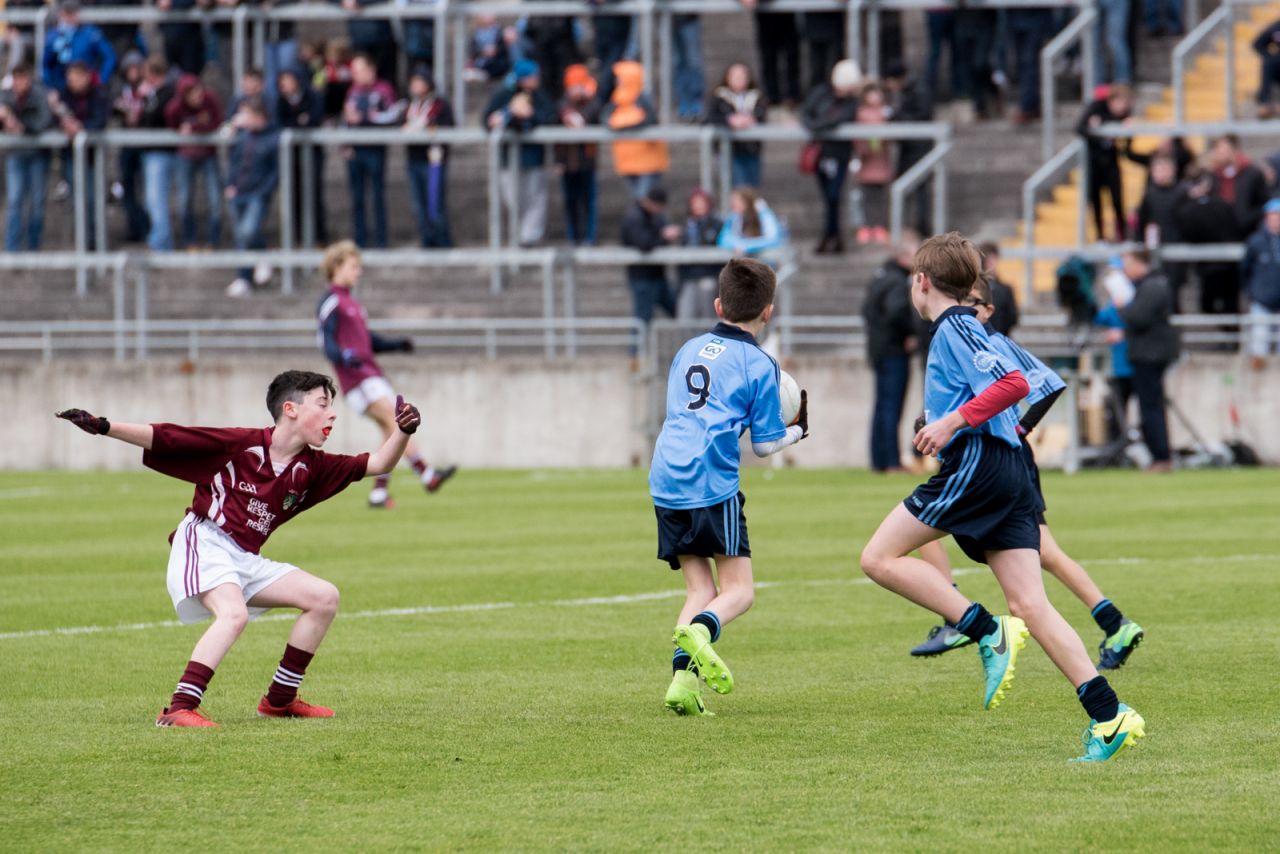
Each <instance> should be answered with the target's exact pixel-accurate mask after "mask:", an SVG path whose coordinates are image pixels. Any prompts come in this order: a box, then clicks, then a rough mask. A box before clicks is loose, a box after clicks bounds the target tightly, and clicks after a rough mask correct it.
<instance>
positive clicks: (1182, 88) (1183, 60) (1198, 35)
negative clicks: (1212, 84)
mask: <svg viewBox="0 0 1280 854" xmlns="http://www.w3.org/2000/svg"><path fill="white" fill-rule="evenodd" d="M1230 19H1231V0H1226V2H1224V3H1223V4H1222V5H1221V6H1219V7H1218V8H1217V9H1214V10H1213V11H1212V12H1211V13H1209V16H1208V17H1207V18H1205V19H1204V20H1203V21H1201V22H1200V23H1199V24H1198V25H1197V26H1196V28H1195V29H1193V30H1192V31H1191V32H1189V33H1187V34H1186V36H1184V37H1183V39H1182V40H1181V41H1179V42H1178V44H1177V46H1176V47H1174V49H1173V57H1172V59H1171V60H1170V61H1171V63H1172V65H1173V68H1172V72H1173V121H1174V124H1177V125H1181V124H1183V123H1184V122H1185V121H1186V116H1187V109H1186V100H1187V84H1186V80H1185V79H1184V75H1185V72H1186V64H1187V57H1188V56H1190V55H1191V52H1192V51H1193V50H1196V49H1197V48H1199V47H1200V45H1201V42H1203V41H1205V40H1206V39H1207V38H1209V36H1210V35H1212V34H1213V33H1214V32H1215V31H1216V30H1217V29H1218V27H1220V26H1222V24H1223V23H1225V22H1227V21H1229V20H1230ZM1228 42H1230V37H1229V36H1228ZM1233 97H1234V93H1233ZM1228 109H1229V108H1228ZM1228 115H1230V113H1228Z"/></svg>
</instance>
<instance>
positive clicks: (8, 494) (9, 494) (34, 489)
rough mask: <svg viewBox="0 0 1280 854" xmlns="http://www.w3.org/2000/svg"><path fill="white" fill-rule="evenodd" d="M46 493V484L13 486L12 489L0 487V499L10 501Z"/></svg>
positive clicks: (47, 489) (47, 490)
mask: <svg viewBox="0 0 1280 854" xmlns="http://www.w3.org/2000/svg"><path fill="white" fill-rule="evenodd" d="M48 494H49V488H48V487H46V486H15V487H14V488H13V489H0V501H10V500H12V499H15V498H36V497H38V496H41V495H48Z"/></svg>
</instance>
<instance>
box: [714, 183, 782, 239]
mask: <svg viewBox="0 0 1280 854" xmlns="http://www.w3.org/2000/svg"><path fill="white" fill-rule="evenodd" d="M730 207H731V209H732V211H733V212H732V213H730V214H729V216H728V217H726V218H725V221H724V225H723V226H722V227H721V229H720V236H719V238H717V240H716V245H717V246H719V247H720V248H722V249H732V250H733V252H734V254H735V255H748V256H752V255H759V254H760V253H761V252H764V251H765V250H767V249H772V248H774V247H775V246H780V245H781V244H782V242H783V239H784V238H785V237H786V234H785V233H784V230H783V228H782V224H781V223H780V222H779V221H778V217H777V215H775V214H774V212H773V211H772V210H771V209H770V208H769V206H768V205H767V204H765V201H764V199H762V198H760V197H759V195H757V194H756V191H755V190H753V189H751V188H750V187H739V188H738V189H736V190H734V191H733V194H732V195H731V196H730Z"/></svg>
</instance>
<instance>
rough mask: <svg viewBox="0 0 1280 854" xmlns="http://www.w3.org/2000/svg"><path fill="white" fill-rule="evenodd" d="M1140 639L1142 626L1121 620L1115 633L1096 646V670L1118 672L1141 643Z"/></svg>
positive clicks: (1131, 621)
mask: <svg viewBox="0 0 1280 854" xmlns="http://www.w3.org/2000/svg"><path fill="white" fill-rule="evenodd" d="M1142 638H1143V631H1142V626H1140V625H1138V624H1137V623H1135V622H1134V621H1133V620H1129V619H1125V620H1122V621H1121V622H1120V628H1118V629H1116V633H1115V634H1113V635H1108V636H1107V639H1106V640H1104V641H1103V642H1102V643H1101V644H1099V646H1098V653H1099V655H1098V669H1099V670H1118V669H1119V668H1120V667H1122V666H1123V665H1124V663H1125V662H1126V661H1128V660H1129V656H1130V655H1132V654H1133V651H1134V650H1135V649H1137V648H1138V644H1140V643H1142Z"/></svg>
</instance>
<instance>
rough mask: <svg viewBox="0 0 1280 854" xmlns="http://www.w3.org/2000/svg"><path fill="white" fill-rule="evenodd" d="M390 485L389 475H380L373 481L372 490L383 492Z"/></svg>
mask: <svg viewBox="0 0 1280 854" xmlns="http://www.w3.org/2000/svg"><path fill="white" fill-rule="evenodd" d="M390 485H391V475H389V474H380V475H378V476H377V477H376V478H374V480H373V488H374V489H383V490H385V489H386V488H387V487H388V486H390Z"/></svg>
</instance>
